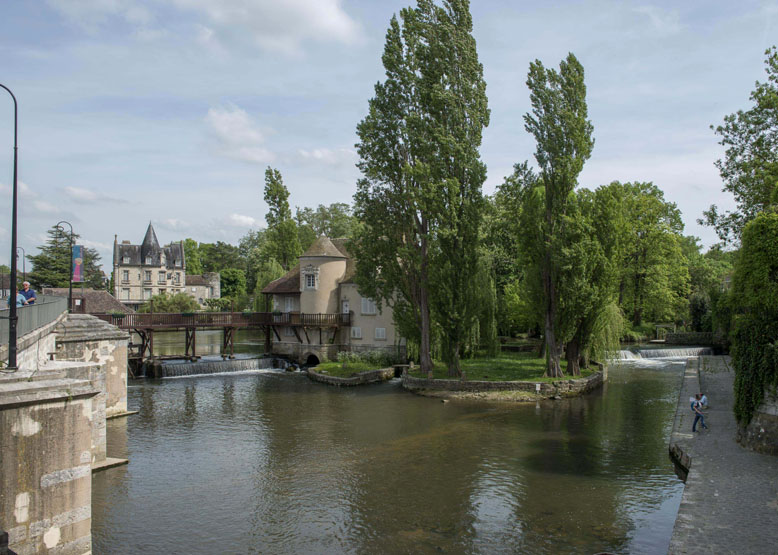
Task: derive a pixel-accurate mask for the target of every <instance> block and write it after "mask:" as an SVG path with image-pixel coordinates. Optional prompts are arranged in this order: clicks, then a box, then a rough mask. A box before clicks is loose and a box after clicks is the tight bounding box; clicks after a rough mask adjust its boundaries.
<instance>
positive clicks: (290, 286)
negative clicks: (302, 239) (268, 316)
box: [262, 264, 300, 294]
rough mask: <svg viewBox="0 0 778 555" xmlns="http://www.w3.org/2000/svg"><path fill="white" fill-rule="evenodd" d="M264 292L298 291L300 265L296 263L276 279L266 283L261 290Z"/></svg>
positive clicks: (288, 292) (287, 292)
mask: <svg viewBox="0 0 778 555" xmlns="http://www.w3.org/2000/svg"><path fill="white" fill-rule="evenodd" d="M262 293H265V294H275V293H286V294H290V293H298V294H299V293H300V265H299V264H298V265H297V266H295V267H294V268H292V269H291V270H289V271H288V272H287V273H286V274H284V275H283V276H281V277H280V278H278V279H277V280H274V281H271V282H270V283H268V284H267V285H266V286H265V288H264V289H263V290H262Z"/></svg>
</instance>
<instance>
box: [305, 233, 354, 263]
mask: <svg viewBox="0 0 778 555" xmlns="http://www.w3.org/2000/svg"><path fill="white" fill-rule="evenodd" d="M312 256H324V257H331V258H346V255H344V254H343V253H342V252H341V251H340V250H338V248H337V247H336V246H335V245H334V244H333V243H332V241H330V239H329V238H328V237H325V236H324V235H322V236H320V237H319V238H318V239H316V240H315V241H314V242H313V244H312V245H311V246H310V247H308V250H307V251H305V252H304V253H303V254H301V255H300V258H306V257H312Z"/></svg>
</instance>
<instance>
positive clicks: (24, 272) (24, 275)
mask: <svg viewBox="0 0 778 555" xmlns="http://www.w3.org/2000/svg"><path fill="white" fill-rule="evenodd" d="M16 250H18V251H22V281H27V260H26V259H27V251H26V250H24V247H16Z"/></svg>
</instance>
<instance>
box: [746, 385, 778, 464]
mask: <svg viewBox="0 0 778 555" xmlns="http://www.w3.org/2000/svg"><path fill="white" fill-rule="evenodd" d="M737 440H738V443H740V444H741V445H743V446H745V447H748V448H749V449H753V450H754V451H757V452H759V453H765V454H767V455H778V390H775V389H774V390H772V391H766V392H765V395H764V401H763V402H762V404H761V405H760V406H759V408H757V409H756V411H754V416H753V418H751V422H749V424H748V426H745V427H744V426H740V427H739V428H738V434H737Z"/></svg>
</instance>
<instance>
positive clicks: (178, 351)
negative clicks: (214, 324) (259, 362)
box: [132, 330, 264, 356]
mask: <svg viewBox="0 0 778 555" xmlns="http://www.w3.org/2000/svg"><path fill="white" fill-rule="evenodd" d="M132 338H133V339H132V340H133V343H140V339H139V338H138V336H137V335H134V334H133V336H132ZM223 338H224V332H223V331H222V330H198V331H197V354H198V355H200V356H206V355H218V354H221V349H222V341H223ZM185 351H186V340H185V337H184V332H183V331H156V332H154V354H155V355H158V356H165V355H183V354H184V352H185ZM235 352H236V353H238V354H262V353H263V352H264V336H263V334H262V332H261V331H259V330H238V331H236V332H235Z"/></svg>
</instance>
